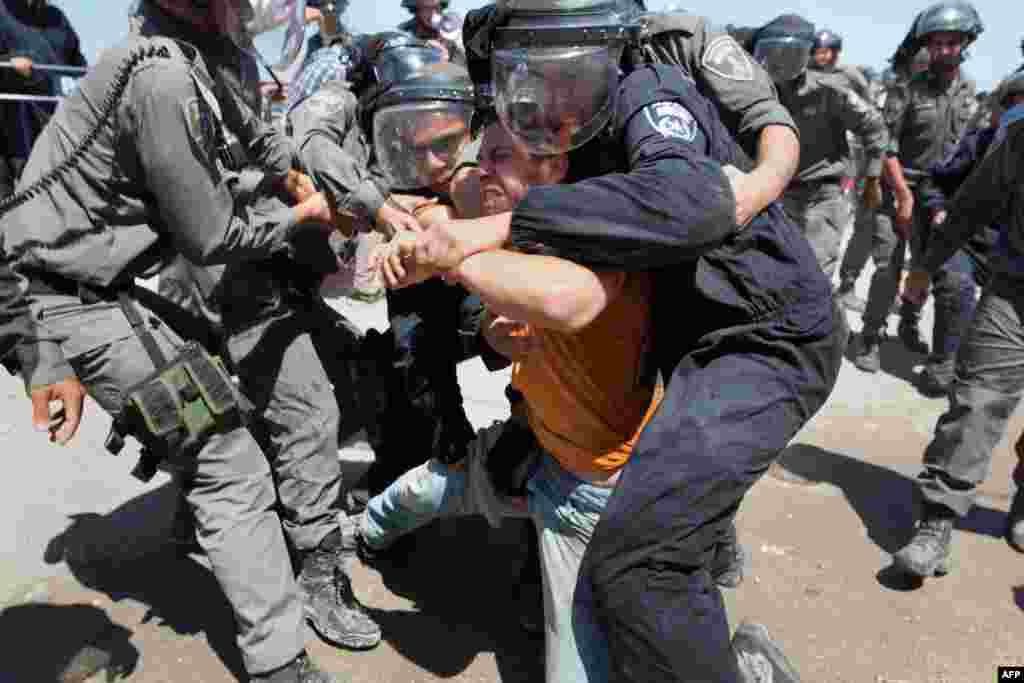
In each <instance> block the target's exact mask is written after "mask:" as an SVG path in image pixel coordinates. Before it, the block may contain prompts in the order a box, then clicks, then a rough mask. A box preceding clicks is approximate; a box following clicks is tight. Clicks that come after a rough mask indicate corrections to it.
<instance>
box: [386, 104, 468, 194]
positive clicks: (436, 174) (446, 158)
mask: <svg viewBox="0 0 1024 683" xmlns="http://www.w3.org/2000/svg"><path fill="white" fill-rule="evenodd" d="M472 115H473V106H472V105H471V104H470V103H468V102H466V103H462V102H443V101H435V102H410V103H407V104H396V105H394V106H390V107H385V108H383V109H381V110H380V111H378V112H377V113H375V114H374V115H373V149H374V152H375V153H376V155H377V161H378V163H379V164H380V168H381V170H382V171H383V172H384V173H385V175H387V176H388V178H389V179H390V180H391V183H392V185H393V186H394V187H395V189H400V190H418V189H423V188H430V187H436V186H437V185H439V184H441V183H444V182H445V181H447V180H449V179H450V178H451V176H452V173H454V171H455V167H456V166H457V165H458V163H459V159H460V158H461V157H462V152H463V150H464V149H465V147H466V145H467V144H468V143H469V139H470V135H469V124H470V119H471V118H472Z"/></svg>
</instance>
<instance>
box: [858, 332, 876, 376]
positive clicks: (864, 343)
mask: <svg viewBox="0 0 1024 683" xmlns="http://www.w3.org/2000/svg"><path fill="white" fill-rule="evenodd" d="M853 364H854V365H855V366H856V367H857V368H859V369H860V370H863V371H864V372H878V371H879V370H880V369H881V367H882V333H881V330H868V329H864V330H863V331H862V332H861V333H860V346H859V348H858V349H857V351H856V355H855V356H854V357H853Z"/></svg>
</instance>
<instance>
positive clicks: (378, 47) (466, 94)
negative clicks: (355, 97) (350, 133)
mask: <svg viewBox="0 0 1024 683" xmlns="http://www.w3.org/2000/svg"><path fill="white" fill-rule="evenodd" d="M368 49H369V56H368V60H367V63H366V64H365V65H364V66H363V67H362V68H363V69H364V72H363V74H362V80H361V82H360V83H359V84H358V86H357V87H358V88H359V89H360V91H361V92H362V94H361V96H360V99H359V109H360V120H361V121H362V123H363V125H364V128H365V129H366V131H367V133H368V134H369V135H370V136H371V137H372V140H373V149H374V154H375V156H376V159H377V162H378V165H379V167H380V169H381V170H382V171H383V172H384V174H385V175H386V176H387V177H388V178H389V180H390V182H391V185H392V187H394V188H395V189H398V190H418V189H422V188H429V187H436V186H439V185H440V184H442V183H444V182H445V181H447V180H449V179H450V178H451V175H452V174H453V173H454V172H455V168H456V166H457V165H458V162H459V160H460V158H461V156H462V152H463V150H464V148H465V146H466V145H467V144H468V143H469V140H470V122H471V119H472V116H473V84H472V81H471V80H470V78H469V72H467V71H466V69H465V68H463V67H460V66H458V65H456V64H452V63H450V62H448V61H446V60H445V59H444V53H443V52H442V51H441V50H440V49H439V48H437V47H436V46H434V45H431V44H429V43H428V42H426V41H423V40H420V39H417V38H414V37H412V36H409V35H407V34H402V33H393V32H392V33H386V34H382V35H381V36H379V37H378V38H377V40H376V41H374V42H373V43H372V44H371V45H370V47H369V48H368Z"/></svg>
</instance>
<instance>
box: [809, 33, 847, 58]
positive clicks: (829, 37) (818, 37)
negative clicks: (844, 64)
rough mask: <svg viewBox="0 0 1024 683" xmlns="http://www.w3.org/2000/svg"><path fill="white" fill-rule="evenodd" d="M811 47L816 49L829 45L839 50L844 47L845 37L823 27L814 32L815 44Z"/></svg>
mask: <svg viewBox="0 0 1024 683" xmlns="http://www.w3.org/2000/svg"><path fill="white" fill-rule="evenodd" d="M811 47H812V48H813V49H815V50H817V49H818V48H822V47H827V48H829V49H831V50H835V51H836V52H839V51H841V50H842V49H843V37H842V36H841V35H839V34H838V33H836V32H834V31H829V30H828V29H827V28H823V29H821V30H820V31H818V32H816V33H815V34H814V44H813V45H812V46H811Z"/></svg>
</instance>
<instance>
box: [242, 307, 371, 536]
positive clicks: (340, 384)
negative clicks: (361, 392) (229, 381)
mask: <svg viewBox="0 0 1024 683" xmlns="http://www.w3.org/2000/svg"><path fill="white" fill-rule="evenodd" d="M358 335H359V332H358V330H357V329H356V328H355V327H353V326H352V325H351V324H350V323H349V322H348V321H347V320H345V319H344V318H343V317H342V316H340V315H339V314H337V313H335V312H334V311H333V310H332V309H330V308H329V307H328V306H326V305H325V304H314V305H313V308H311V309H310V310H295V309H291V310H289V311H288V312H287V313H285V314H283V315H281V316H278V317H275V318H273V319H271V320H268V321H264V322H261V323H259V324H256V325H254V326H252V327H250V328H249V329H247V330H244V331H241V332H237V333H232V334H230V335H229V337H228V349H229V351H230V354H231V358H232V361H233V363H234V366H235V369H236V371H237V373H238V378H239V381H240V383H241V388H242V392H243V393H244V394H245V396H246V397H247V398H248V399H249V400H250V401H252V402H253V403H254V404H255V406H256V410H257V413H258V414H259V416H260V417H261V418H262V420H261V424H258V425H254V429H255V430H257V436H258V437H259V440H260V443H262V444H263V445H264V447H265V450H266V451H267V453H268V455H269V456H270V461H271V468H272V470H273V473H274V478H275V479H276V482H277V494H278V499H279V502H280V512H281V517H282V522H283V524H284V530H285V533H286V534H287V535H288V539H289V540H290V541H291V543H292V545H293V546H294V547H295V548H296V549H298V550H312V549H314V548H316V547H317V545H319V544H320V541H322V540H323V538H324V537H325V536H327V534H329V533H331V532H332V531H334V530H336V529H338V528H339V521H340V522H342V523H343V524H344V525H346V526H349V525H350V523H349V521H348V518H347V515H346V514H345V512H344V510H343V509H342V507H341V502H342V498H341V493H342V480H341V462H340V460H339V459H338V430H339V423H340V421H341V419H342V417H343V414H344V418H345V420H346V421H355V422H358V420H359V415H358V410H359V408H358V406H357V404H356V400H355V398H356V387H355V382H356V378H355V374H354V367H355V363H356V359H355V354H356V351H357V348H358ZM349 431H354V429H347V430H346V433H348V432H349Z"/></svg>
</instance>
